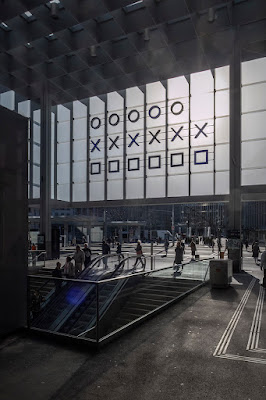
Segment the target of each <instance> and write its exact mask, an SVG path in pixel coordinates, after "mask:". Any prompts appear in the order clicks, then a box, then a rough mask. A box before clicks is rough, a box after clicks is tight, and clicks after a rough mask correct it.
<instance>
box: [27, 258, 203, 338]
mask: <svg viewBox="0 0 266 400" xmlns="http://www.w3.org/2000/svg"><path fill="white" fill-rule="evenodd" d="M113 256H115V255H113ZM109 257H110V256H109ZM115 257H116V264H115V265H114V268H112V269H111V268H109V269H108V270H104V269H102V270H101V269H100V268H99V265H100V263H101V262H102V261H103V260H102V259H103V257H101V259H100V260H98V261H97V262H96V263H95V264H94V265H92V266H91V268H89V269H87V270H86V271H83V272H82V274H81V275H80V278H81V279H82V281H81V280H79V279H78V280H77V282H73V281H71V282H67V281H66V282H64V287H62V289H61V291H60V293H59V294H58V295H57V296H54V298H53V299H52V300H51V301H50V302H49V304H48V305H46V307H44V309H43V311H42V313H41V314H40V315H39V316H38V317H37V318H36V319H34V320H33V323H32V326H33V327H34V328H39V329H42V330H49V331H52V332H57V333H60V334H64V335H71V336H75V337H79V338H84V339H86V338H87V339H92V340H95V339H96V340H97V341H98V340H99V338H103V337H107V336H108V335H110V334H113V333H114V332H116V331H119V330H120V329H121V328H128V327H129V326H131V325H132V323H134V322H136V321H142V320H144V319H146V318H148V317H150V316H151V315H152V314H153V313H154V312H157V311H159V310H162V309H164V308H165V307H166V306H168V305H170V304H172V303H173V302H174V301H177V300H178V299H181V298H183V297H184V296H186V295H188V294H189V293H191V292H193V291H194V290H196V289H197V288H199V287H201V286H202V285H203V283H204V281H205V279H203V280H199V279H198V278H196V279H193V278H190V277H189V278H187V276H185V277H184V278H183V279H181V277H180V276H179V277H177V276H176V274H174V273H173V269H172V267H166V268H162V269H160V270H155V271H151V270H150V271H146V272H137V271H136V270H135V268H133V265H131V261H132V264H133V262H135V260H136V258H135V256H130V257H127V258H125V259H123V260H121V261H120V262H118V260H117V256H115ZM108 263H109V262H108ZM125 265H127V270H126V271H123V270H124V267H125ZM188 265H189V263H188ZM203 267H204V265H203V263H202V268H203ZM204 268H205V267H204ZM206 271H207V270H206ZM122 272H123V274H122ZM182 272H183V270H182ZM186 275H189V274H186ZM205 276H206V273H205ZM113 278H115V279H113ZM86 279H87V280H89V281H90V282H88V283H86V282H84V281H85V280H86ZM92 281H95V282H98V283H97V284H94V283H93V282H92ZM101 281H103V282H101Z"/></svg>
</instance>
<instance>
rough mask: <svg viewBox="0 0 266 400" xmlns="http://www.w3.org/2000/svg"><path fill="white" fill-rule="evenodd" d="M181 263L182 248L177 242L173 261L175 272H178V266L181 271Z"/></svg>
mask: <svg viewBox="0 0 266 400" xmlns="http://www.w3.org/2000/svg"><path fill="white" fill-rule="evenodd" d="M182 261H183V247H182V245H181V243H180V241H178V242H177V243H176V248H175V260H174V268H176V271H178V269H179V266H180V265H181V266H182V269H183V265H182Z"/></svg>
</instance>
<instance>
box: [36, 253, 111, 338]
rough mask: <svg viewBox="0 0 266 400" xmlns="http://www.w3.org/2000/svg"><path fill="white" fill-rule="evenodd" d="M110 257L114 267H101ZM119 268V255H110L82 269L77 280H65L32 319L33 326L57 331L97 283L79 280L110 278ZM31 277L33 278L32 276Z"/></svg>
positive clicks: (51, 279)
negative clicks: (104, 260) (105, 259)
mask: <svg viewBox="0 0 266 400" xmlns="http://www.w3.org/2000/svg"><path fill="white" fill-rule="evenodd" d="M106 257H108V259H109V260H112V259H113V260H114V262H113V264H114V267H113V268H111V266H110V265H109V269H108V270H105V269H104V268H101V264H102V263H103V259H104V258H106ZM108 263H109V262H108ZM109 264H110V263H109ZM116 268H117V256H116V255H108V256H101V257H99V258H97V260H95V261H94V262H93V263H92V264H91V265H90V266H89V267H88V268H87V269H86V270H84V271H82V272H81V274H80V275H79V277H78V280H77V281H68V280H65V281H64V282H63V283H62V287H61V290H60V291H59V292H58V293H56V292H55V291H53V293H52V295H51V294H50V295H49V298H48V299H47V298H46V299H45V300H46V301H45V302H44V303H43V305H42V309H41V311H40V313H39V315H38V316H37V317H36V318H35V319H34V320H33V321H32V324H31V326H32V327H35V328H39V329H45V330H52V331H55V330H57V329H58V327H60V326H61V322H62V320H65V319H66V318H67V317H68V316H70V315H71V314H72V312H74V311H75V310H76V308H78V307H79V305H80V304H81V303H83V302H84V301H85V299H86V298H87V296H89V294H90V293H92V292H93V289H95V285H94V284H93V283H84V282H79V280H84V281H85V280H89V281H98V280H102V279H104V278H109V277H110V276H111V275H112V273H113V272H114V271H115V270H116ZM30 279H31V278H30ZM50 281H52V282H53V281H54V279H53V278H50V279H49V280H47V283H48V282H50Z"/></svg>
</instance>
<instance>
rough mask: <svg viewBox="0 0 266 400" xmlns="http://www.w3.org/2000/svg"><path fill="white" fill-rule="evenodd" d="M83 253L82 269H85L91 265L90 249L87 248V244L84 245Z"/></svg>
mask: <svg viewBox="0 0 266 400" xmlns="http://www.w3.org/2000/svg"><path fill="white" fill-rule="evenodd" d="M83 253H84V267H85V268H87V267H88V266H89V265H90V263H91V249H90V248H89V246H88V243H84V248H83Z"/></svg>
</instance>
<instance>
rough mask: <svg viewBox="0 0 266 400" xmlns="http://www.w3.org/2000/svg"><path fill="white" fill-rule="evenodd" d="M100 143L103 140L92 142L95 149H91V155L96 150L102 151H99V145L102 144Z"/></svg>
mask: <svg viewBox="0 0 266 400" xmlns="http://www.w3.org/2000/svg"><path fill="white" fill-rule="evenodd" d="M100 141H101V139H98V140H97V142H96V143H94V141H93V140H91V143H92V144H93V148H92V149H91V153H92V152H93V151H94V150H95V149H97V150H98V151H101V150H100V149H99V147H98V144H99V143H100Z"/></svg>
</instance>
